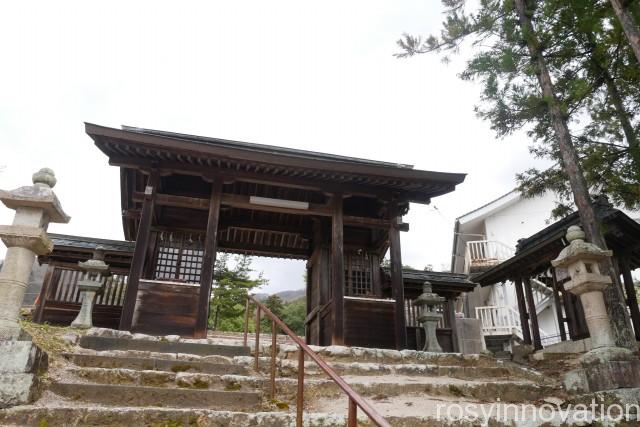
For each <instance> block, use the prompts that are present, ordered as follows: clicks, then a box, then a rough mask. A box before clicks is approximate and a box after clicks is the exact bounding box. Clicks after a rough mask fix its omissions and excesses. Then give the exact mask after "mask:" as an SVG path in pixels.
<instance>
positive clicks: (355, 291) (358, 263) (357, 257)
mask: <svg viewBox="0 0 640 427" xmlns="http://www.w3.org/2000/svg"><path fill="white" fill-rule="evenodd" d="M345 287H346V288H347V295H349V296H372V295H373V294H374V292H373V281H372V265H371V257H370V256H369V254H367V252H365V251H359V252H356V253H352V254H349V255H346V256H345Z"/></svg>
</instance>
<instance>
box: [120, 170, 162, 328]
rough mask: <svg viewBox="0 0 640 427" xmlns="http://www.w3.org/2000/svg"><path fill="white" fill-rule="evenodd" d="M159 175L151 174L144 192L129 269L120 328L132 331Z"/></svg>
mask: <svg viewBox="0 0 640 427" xmlns="http://www.w3.org/2000/svg"><path fill="white" fill-rule="evenodd" d="M158 181H159V179H158V175H157V174H153V175H150V176H149V179H148V185H147V187H146V189H145V192H144V200H143V201H142V217H141V218H140V224H139V226H138V236H137V237H136V248H135V250H134V251H133V258H132V260H131V270H130V271H129V279H128V281H127V290H126V293H125V296H124V303H123V305H122V315H121V316H120V326H119V329H120V330H125V331H130V330H131V324H132V322H133V314H134V311H135V308H136V300H137V298H138V284H139V282H140V278H141V276H142V271H143V269H144V261H145V258H146V255H147V246H148V245H149V235H150V232H151V222H152V219H153V209H154V199H155V195H156V190H157V186H158Z"/></svg>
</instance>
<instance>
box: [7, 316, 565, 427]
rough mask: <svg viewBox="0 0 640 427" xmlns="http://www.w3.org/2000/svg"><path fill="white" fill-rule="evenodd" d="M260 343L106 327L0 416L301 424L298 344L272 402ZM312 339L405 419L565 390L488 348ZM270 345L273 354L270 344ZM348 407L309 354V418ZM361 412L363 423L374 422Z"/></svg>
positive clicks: (281, 354)
mask: <svg viewBox="0 0 640 427" xmlns="http://www.w3.org/2000/svg"><path fill="white" fill-rule="evenodd" d="M263 342H264V341H263ZM268 342H270V340H269V341H268ZM252 344H253V343H252V342H249V347H245V346H243V345H242V340H241V335H237V336H231V335H229V336H225V337H224V338H219V337H216V338H209V339H208V340H185V339H180V338H179V337H177V336H167V337H151V336H145V335H139V334H134V335H131V334H128V333H126V332H121V331H111V330H105V329H97V328H96V329H93V330H91V331H89V333H88V334H87V335H86V336H84V337H82V338H81V339H80V340H79V342H78V345H77V346H75V347H73V349H72V351H69V352H67V353H65V354H64V355H63V358H62V359H61V360H60V363H59V366H55V367H52V369H50V371H49V373H48V374H47V375H48V382H49V385H48V387H47V390H46V391H45V392H44V393H43V395H42V398H41V399H40V400H39V401H37V402H35V403H34V404H33V405H28V406H21V407H14V408H10V409H7V410H2V411H0V425H7V426H17V425H20V426H22V425H29V426H31V425H32V426H39V427H43V426H47V427H49V426H107V425H108V426H167V427H177V426H191V425H193V426H226V427H239V426H267V427H276V426H278V427H280V426H294V425H295V402H296V384H297V380H296V376H297V347H296V346H293V345H290V344H286V343H281V344H279V345H278V347H279V348H278V353H277V354H278V357H277V360H276V366H277V395H276V399H274V400H270V399H269V398H268V393H267V392H266V390H268V388H269V380H268V373H267V371H268V370H269V367H270V358H269V357H260V364H261V366H260V368H261V369H260V372H255V371H254V370H253V364H254V358H253V357H252V356H251V354H250V352H251V350H250V348H251V346H252ZM313 349H314V350H315V351H317V352H318V353H319V354H320V356H321V357H322V358H323V359H324V360H325V361H327V362H328V363H329V365H330V366H332V368H333V369H335V370H336V371H337V372H338V373H339V374H340V375H342V376H343V378H344V379H345V380H346V382H347V383H349V384H350V385H351V386H352V387H353V388H354V389H355V390H356V391H357V392H358V393H360V394H361V395H362V396H363V397H364V398H365V399H367V400H368V401H369V402H370V403H372V405H373V406H374V407H375V408H376V409H377V410H378V411H379V412H380V413H381V414H382V415H383V416H384V417H385V418H386V419H387V420H388V421H389V422H390V423H391V424H392V425H394V426H402V427H414V426H416V427H417V426H425V425H429V426H449V425H456V426H474V425H478V424H477V422H474V421H470V422H465V421H455V420H452V419H447V417H446V416H445V414H446V411H445V409H446V407H447V406H448V405H452V404H464V405H466V406H467V407H472V408H476V410H477V411H478V412H479V413H482V412H481V411H483V410H484V411H485V413H489V412H488V411H489V409H490V408H491V407H493V406H495V405H496V404H498V405H505V404H510V405H516V407H521V408H523V410H525V409H526V408H529V409H526V410H532V409H531V407H530V405H538V406H539V405H540V404H542V403H543V400H544V399H547V400H548V399H549V398H550V397H554V396H555V397H556V398H557V399H564V394H563V392H562V390H561V389H560V388H559V386H558V385H557V382H556V381H555V380H554V379H549V378H545V377H543V376H542V375H540V374H539V373H537V372H535V371H534V370H531V369H527V368H524V367H521V366H518V365H514V364H511V363H510V362H504V361H499V360H495V359H493V358H490V357H487V356H483V355H460V354H436V353H424V352H417V351H412V350H405V351H402V352H399V351H395V350H381V349H366V348H356V347H352V348H349V347H339V346H330V347H313ZM262 354H264V355H268V354H270V351H269V346H268V345H265V346H263V353H262ZM346 411H347V397H346V396H345V395H344V394H343V393H342V392H341V390H340V389H339V388H338V387H337V386H336V385H335V384H334V383H333V382H332V381H331V380H328V379H327V378H326V376H325V375H324V374H323V373H322V372H321V371H320V370H319V368H318V367H317V366H316V365H315V363H313V362H311V361H308V362H306V363H305V424H304V425H305V426H313V427H320V426H322V427H333V426H344V425H345V419H346V417H345V415H346ZM360 416H361V419H360V425H370V424H368V422H367V419H366V417H365V416H364V414H360ZM494 418H495V417H494ZM491 425H493V426H508V425H509V426H510V425H512V422H511V420H500V419H492V421H491ZM518 425H519V424H518ZM530 425H536V424H530ZM540 425H542V423H540ZM557 425H562V424H557Z"/></svg>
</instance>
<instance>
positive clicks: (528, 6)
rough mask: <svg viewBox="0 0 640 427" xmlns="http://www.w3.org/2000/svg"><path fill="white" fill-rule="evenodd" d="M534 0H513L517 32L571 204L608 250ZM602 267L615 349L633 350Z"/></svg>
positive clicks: (622, 310)
mask: <svg viewBox="0 0 640 427" xmlns="http://www.w3.org/2000/svg"><path fill="white" fill-rule="evenodd" d="M535 3H536V1H535V0H529V1H527V0H515V7H516V11H517V13H518V18H519V22H520V29H521V31H522V35H523V37H524V38H525V41H526V43H527V47H528V49H529V54H530V55H531V61H532V62H533V64H534V65H535V66H536V74H537V77H538V82H539V84H540V88H541V89H542V94H543V96H544V98H545V100H546V102H547V106H548V109H549V114H550V115H551V121H552V125H553V129H554V131H555V134H556V139H557V142H558V147H559V149H560V154H561V158H562V165H563V168H564V170H565V172H566V173H567V176H568V177H569V183H570V184H571V190H572V193H573V200H574V203H575V204H576V207H577V208H578V214H579V215H580V222H581V223H582V227H583V228H584V232H585V234H586V235H587V239H588V240H590V241H591V242H592V243H593V244H595V245H597V246H599V247H601V248H602V249H606V248H607V244H606V241H605V239H604V235H603V234H602V231H601V229H600V223H599V221H598V218H597V217H596V214H595V210H594V209H593V205H592V204H591V199H590V196H589V190H588V187H587V182H586V180H585V178H584V174H583V172H582V168H581V167H580V161H579V159H578V154H577V152H576V149H575V147H574V145H573V141H572V140H571V134H570V132H569V127H568V126H567V121H566V118H565V115H564V113H563V112H562V108H561V106H560V102H559V101H558V99H557V98H556V96H555V90H554V87H553V82H552V81H551V75H550V73H549V69H548V67H547V64H546V62H545V60H544V57H543V55H542V47H541V45H540V42H539V41H538V38H537V36H536V32H535V28H534V26H533V22H532V16H533V11H534V9H535ZM604 264H605V265H603V266H602V270H603V271H602V273H603V274H610V275H611V276H612V278H613V279H615V281H614V286H609V287H608V289H607V290H606V291H605V293H604V294H605V301H606V303H607V311H608V313H609V315H610V316H611V319H612V328H613V331H614V335H615V338H616V343H617V345H618V346H621V347H627V348H631V349H633V350H635V348H636V342H635V339H634V338H633V334H631V324H630V322H629V317H628V315H627V312H626V305H625V303H624V297H623V295H622V289H621V288H620V283H619V282H620V279H619V278H618V277H615V275H614V274H611V272H613V268H612V267H613V266H612V264H611V262H610V261H609V262H606V263H604Z"/></svg>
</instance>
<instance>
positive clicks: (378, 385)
mask: <svg viewBox="0 0 640 427" xmlns="http://www.w3.org/2000/svg"><path fill="white" fill-rule="evenodd" d="M342 378H343V379H344V380H345V381H346V382H347V383H348V384H349V385H350V386H351V387H352V388H353V389H354V390H355V391H356V392H357V393H358V394H360V395H361V396H364V397H371V398H374V397H378V396H384V397H390V396H401V395H415V396H420V397H422V398H433V397H442V396H445V397H452V398H458V399H481V400H484V401H489V402H496V401H501V402H515V403H519V402H534V401H537V400H540V399H543V398H546V397H550V396H556V395H562V394H563V393H562V391H561V390H560V389H558V388H557V387H553V386H545V385H539V384H534V383H531V382H527V381H510V380H501V381H498V380H496V381H489V380H476V381H468V380H458V379H455V378H447V377H407V376H396V375H394V376H371V377H364V376H348V375H347V376H343V377H342ZM296 383H297V380H294V379H287V378H282V379H280V381H279V382H278V390H279V392H280V393H282V394H283V395H287V394H288V395H290V396H295V385H296ZM305 395H306V396H308V397H309V398H310V399H315V398H320V397H341V396H342V392H341V390H340V389H339V387H338V386H337V385H336V384H335V383H334V382H333V381H330V380H319V379H312V380H305Z"/></svg>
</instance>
